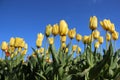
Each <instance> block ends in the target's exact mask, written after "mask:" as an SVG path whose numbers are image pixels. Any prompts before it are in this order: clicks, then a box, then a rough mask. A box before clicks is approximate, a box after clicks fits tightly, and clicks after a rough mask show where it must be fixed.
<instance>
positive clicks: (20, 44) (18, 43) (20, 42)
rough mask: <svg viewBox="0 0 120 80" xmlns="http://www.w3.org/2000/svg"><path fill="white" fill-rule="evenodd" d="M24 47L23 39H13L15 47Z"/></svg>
mask: <svg viewBox="0 0 120 80" xmlns="http://www.w3.org/2000/svg"><path fill="white" fill-rule="evenodd" d="M23 46H24V40H23V38H20V37H16V38H15V47H17V48H18V47H23Z"/></svg>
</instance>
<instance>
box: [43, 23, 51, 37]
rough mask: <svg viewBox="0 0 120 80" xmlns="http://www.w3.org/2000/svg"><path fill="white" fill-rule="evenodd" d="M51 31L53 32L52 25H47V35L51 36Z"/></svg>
mask: <svg viewBox="0 0 120 80" xmlns="http://www.w3.org/2000/svg"><path fill="white" fill-rule="evenodd" d="M51 32H52V26H51V25H50V24H49V25H47V26H46V30H45V35H46V37H49V36H50V34H51Z"/></svg>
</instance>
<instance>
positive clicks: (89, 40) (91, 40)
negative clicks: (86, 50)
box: [87, 34, 94, 43]
mask: <svg viewBox="0 0 120 80" xmlns="http://www.w3.org/2000/svg"><path fill="white" fill-rule="evenodd" d="M88 37H89V38H88V40H87V43H91V42H93V40H94V38H93V35H92V34H91V35H89V36H88Z"/></svg>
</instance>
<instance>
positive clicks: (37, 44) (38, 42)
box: [36, 33, 44, 48]
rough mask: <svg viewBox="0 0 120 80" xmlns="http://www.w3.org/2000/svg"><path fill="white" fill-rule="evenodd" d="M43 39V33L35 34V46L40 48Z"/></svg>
mask: <svg viewBox="0 0 120 80" xmlns="http://www.w3.org/2000/svg"><path fill="white" fill-rule="evenodd" d="M43 39H44V35H43V34H42V33H39V34H38V35H37V40H36V46H37V48H40V47H41V46H42V41H43Z"/></svg>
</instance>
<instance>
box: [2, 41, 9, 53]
mask: <svg viewBox="0 0 120 80" xmlns="http://www.w3.org/2000/svg"><path fill="white" fill-rule="evenodd" d="M1 49H2V50H3V51H5V50H7V49H8V44H7V42H5V41H3V42H2V45H1Z"/></svg>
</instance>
